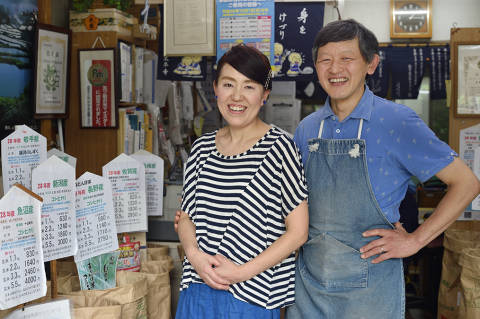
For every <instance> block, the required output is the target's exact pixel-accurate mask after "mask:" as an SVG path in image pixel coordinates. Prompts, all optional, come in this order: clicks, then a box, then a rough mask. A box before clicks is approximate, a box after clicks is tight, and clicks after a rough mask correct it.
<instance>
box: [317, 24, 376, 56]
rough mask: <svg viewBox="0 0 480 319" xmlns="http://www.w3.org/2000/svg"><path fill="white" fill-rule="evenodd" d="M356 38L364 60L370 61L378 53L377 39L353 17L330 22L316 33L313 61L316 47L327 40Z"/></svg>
mask: <svg viewBox="0 0 480 319" xmlns="http://www.w3.org/2000/svg"><path fill="white" fill-rule="evenodd" d="M355 38H358V45H359V47H360V52H361V53H362V56H363V59H364V60H365V62H367V63H370V62H372V60H373V58H374V56H375V54H378V50H379V49H378V41H377V38H376V37H375V34H373V32H372V31H370V30H368V29H367V28H365V26H364V25H363V24H361V23H359V22H357V21H355V20H353V19H348V20H340V21H334V22H330V23H329V24H327V25H325V26H324V27H323V28H321V29H320V31H319V32H318V34H317V37H316V38H315V42H314V43H313V49H312V56H313V63H314V64H316V62H317V52H318V49H319V48H321V47H323V46H324V45H326V44H327V43H329V42H342V41H349V40H353V39H355Z"/></svg>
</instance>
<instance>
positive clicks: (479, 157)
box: [472, 147, 480, 210]
mask: <svg viewBox="0 0 480 319" xmlns="http://www.w3.org/2000/svg"><path fill="white" fill-rule="evenodd" d="M474 154H475V155H474V160H473V172H474V173H475V176H477V178H478V179H480V147H477V148H476V149H475V151H474ZM472 209H473V210H480V195H478V196H477V197H476V198H475V199H474V200H473V202H472Z"/></svg>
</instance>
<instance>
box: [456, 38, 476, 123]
mask: <svg viewBox="0 0 480 319" xmlns="http://www.w3.org/2000/svg"><path fill="white" fill-rule="evenodd" d="M454 50H455V57H456V58H457V63H455V66H456V70H452V71H454V72H453V83H452V87H453V88H454V89H453V98H454V101H456V107H455V116H456V117H471V116H473V117H480V43H479V42H456V43H455V47H454ZM452 64H454V63H453V61H452ZM452 69H453V68H452Z"/></svg>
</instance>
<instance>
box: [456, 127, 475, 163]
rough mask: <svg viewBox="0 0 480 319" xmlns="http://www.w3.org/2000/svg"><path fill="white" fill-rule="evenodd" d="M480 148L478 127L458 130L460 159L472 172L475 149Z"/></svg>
mask: <svg viewBox="0 0 480 319" xmlns="http://www.w3.org/2000/svg"><path fill="white" fill-rule="evenodd" d="M479 146H480V125H475V126H471V127H467V128H466V129H463V130H460V152H459V154H458V155H459V156H460V159H461V160H462V161H463V162H464V163H465V164H467V166H468V167H470V169H471V170H473V169H474V168H473V161H474V157H475V149H476V148H477V147H479Z"/></svg>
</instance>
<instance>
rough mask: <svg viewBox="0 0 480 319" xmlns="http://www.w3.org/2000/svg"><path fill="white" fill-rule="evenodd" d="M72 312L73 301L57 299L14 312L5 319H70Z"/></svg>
mask: <svg viewBox="0 0 480 319" xmlns="http://www.w3.org/2000/svg"><path fill="white" fill-rule="evenodd" d="M70 304H71V306H70ZM72 312H73V301H70V300H68V299H59V300H54V301H49V302H45V303H42V304H35V305H29V306H26V307H24V308H23V309H18V310H15V311H14V312H12V313H11V314H9V315H8V316H7V317H5V319H35V318H36V319H43V318H49V319H70V318H72Z"/></svg>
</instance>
